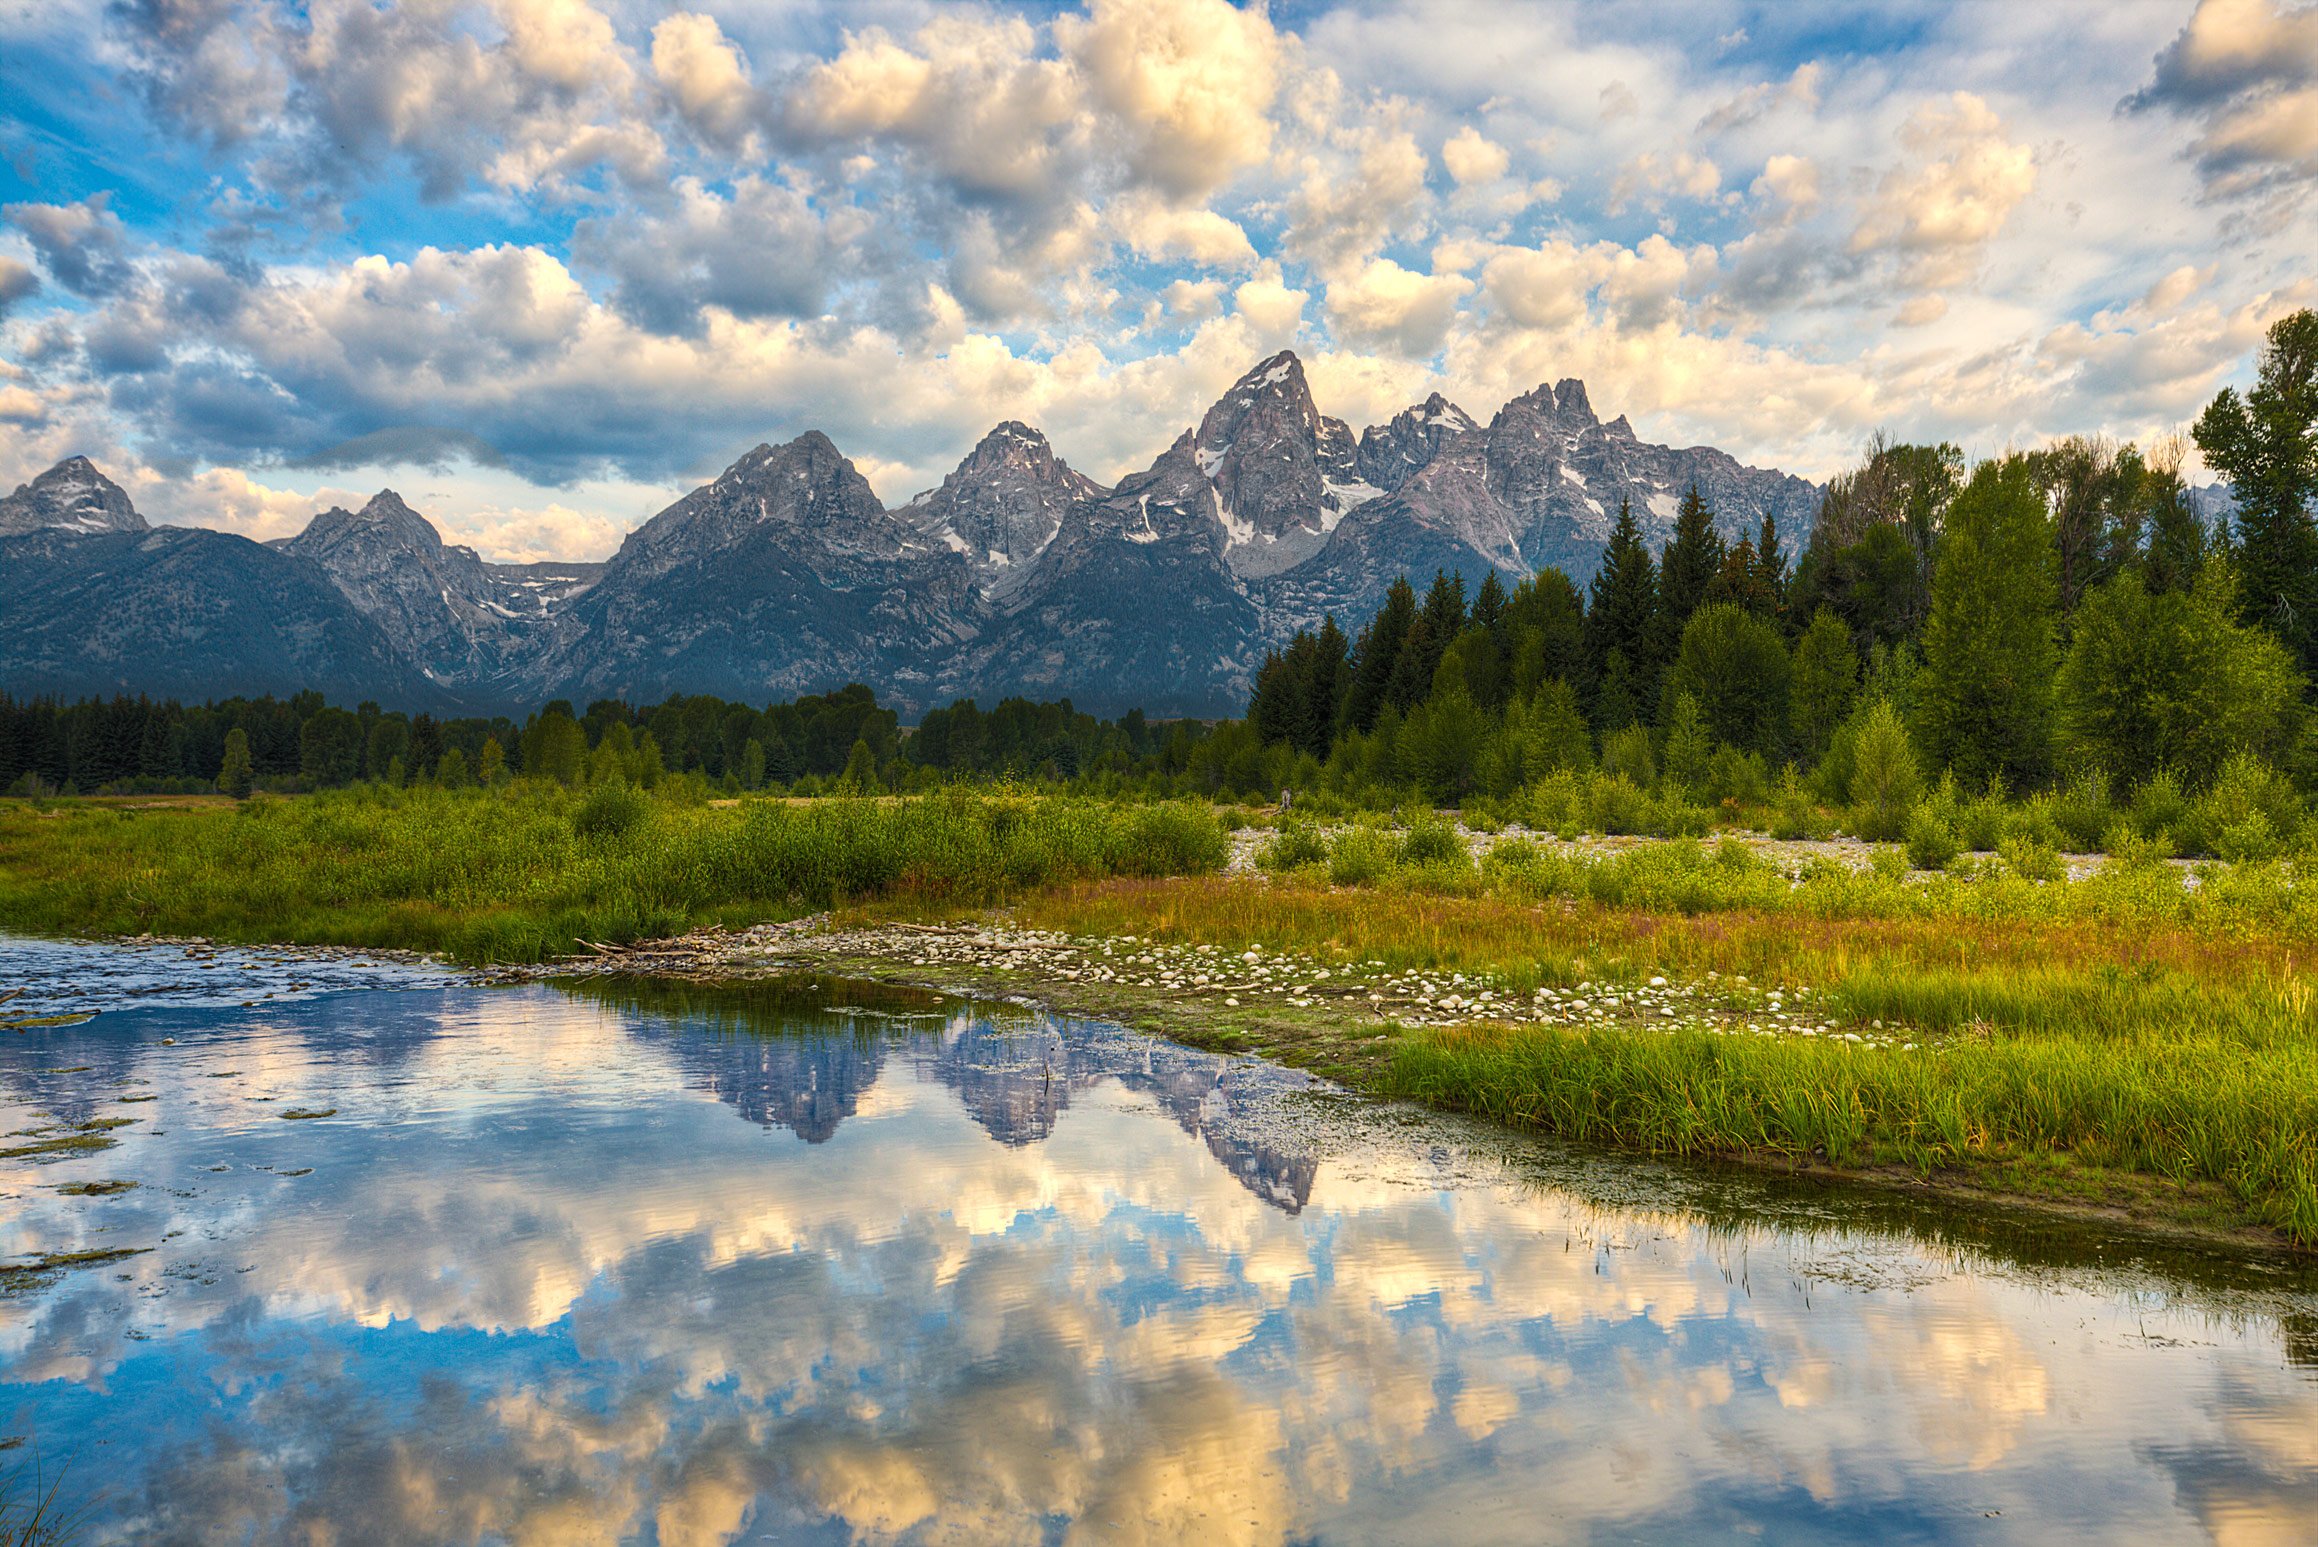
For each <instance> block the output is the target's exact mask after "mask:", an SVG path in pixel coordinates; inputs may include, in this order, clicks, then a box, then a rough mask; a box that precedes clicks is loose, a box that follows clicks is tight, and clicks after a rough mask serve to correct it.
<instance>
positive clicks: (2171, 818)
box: [2132, 768, 2191, 838]
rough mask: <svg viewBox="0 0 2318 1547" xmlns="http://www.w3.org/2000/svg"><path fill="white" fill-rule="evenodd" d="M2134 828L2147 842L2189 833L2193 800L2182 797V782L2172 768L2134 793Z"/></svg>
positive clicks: (2144, 782)
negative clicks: (2155, 838) (2168, 835)
mask: <svg viewBox="0 0 2318 1547" xmlns="http://www.w3.org/2000/svg"><path fill="white" fill-rule="evenodd" d="M2132 813H2133V825H2134V826H2135V827H2136V828H2138V829H2140V832H2141V836H2142V837H2144V838H2154V837H2156V836H2157V835H2158V834H2159V833H2172V834H2176V835H2178V834H2180V833H2184V832H2187V831H2189V829H2190V825H2191V813H2190V804H2189V797H2188V796H2187V795H2185V794H2183V793H2182V789H2181V781H2180V779H2178V778H2176V777H2175V776H2174V772H2173V770H2172V769H2170V768H2160V769H2158V770H2157V771H2156V772H2155V773H2153V774H2151V775H2150V776H2149V777H2148V778H2146V779H2144V780H2142V781H2141V787H2140V788H2139V789H2137V790H2135V791H2134V792H2133V802H2132Z"/></svg>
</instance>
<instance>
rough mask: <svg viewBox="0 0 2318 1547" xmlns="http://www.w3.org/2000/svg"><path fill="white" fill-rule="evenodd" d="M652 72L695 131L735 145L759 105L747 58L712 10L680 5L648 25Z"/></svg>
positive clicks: (751, 122) (712, 141)
mask: <svg viewBox="0 0 2318 1547" xmlns="http://www.w3.org/2000/svg"><path fill="white" fill-rule="evenodd" d="M652 74H653V77H654V78H655V79H656V80H658V81H659V82H660V85H661V87H662V89H663V90H665V91H666V92H667V93H668V96H669V99H670V100H671V101H673V102H674V103H675V104H676V111H677V112H678V114H680V115H681V116H682V117H683V119H684V121H685V122H686V123H687V124H689V125H691V127H692V131H693V132H694V133H695V134H698V135H700V136H702V137H703V138H705V139H707V140H709V141H710V142H711V143H713V144H717V145H722V146H727V147H731V146H737V145H739V144H740V143H741V141H742V140H743V139H744V138H746V136H747V134H748V132H749V129H750V128H751V126H752V125H753V123H754V121H755V118H756V115H757V111H758V107H757V95H756V91H755V89H754V88H753V87H752V86H751V85H750V84H749V70H748V61H747V59H746V58H745V57H744V56H743V55H742V53H741V51H740V50H739V49H738V48H736V47H735V46H734V45H733V43H732V41H731V40H730V39H729V38H727V37H726V36H725V35H724V29H723V28H721V27H719V26H718V25H717V24H716V18H715V17H713V16H702V15H698V14H696V13H694V12H690V11H678V12H676V13H675V14H674V15H672V16H668V17H664V18H662V20H661V22H660V24H659V25H658V26H656V27H654V28H653V29H652Z"/></svg>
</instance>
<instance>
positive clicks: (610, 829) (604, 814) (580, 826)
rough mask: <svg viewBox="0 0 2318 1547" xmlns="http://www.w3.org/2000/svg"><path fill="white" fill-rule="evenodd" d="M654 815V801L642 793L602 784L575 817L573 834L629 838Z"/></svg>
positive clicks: (573, 816) (572, 823)
mask: <svg viewBox="0 0 2318 1547" xmlns="http://www.w3.org/2000/svg"><path fill="white" fill-rule="evenodd" d="M651 814H652V806H651V798H650V797H649V796H647V795H645V794H643V793H642V792H641V791H639V790H632V789H630V788H628V786H627V785H626V784H599V785H597V786H596V787H595V788H594V789H593V790H591V791H589V792H588V797H587V799H585V800H583V801H581V802H580V804H579V809H578V810H577V811H575V812H573V813H572V819H571V830H572V832H573V833H575V834H576V835H578V836H579V837H582V838H625V837H627V836H628V834H630V833H632V832H634V831H635V830H636V829H637V828H639V827H641V826H643V825H644V822H645V819H646V818H647V817H649V816H650V815H651Z"/></svg>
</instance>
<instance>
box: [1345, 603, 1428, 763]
mask: <svg viewBox="0 0 2318 1547" xmlns="http://www.w3.org/2000/svg"><path fill="white" fill-rule="evenodd" d="M1416 617H1417V594H1416V591H1415V590H1414V589H1413V588H1412V587H1411V586H1410V585H1409V583H1408V577H1407V576H1406V575H1403V576H1402V577H1400V578H1399V579H1397V580H1395V581H1394V582H1393V583H1392V585H1391V587H1390V588H1389V589H1388V590H1386V592H1385V593H1384V606H1383V607H1381V608H1380V609H1378V611H1377V614H1376V616H1375V617H1373V618H1371V619H1370V620H1369V621H1368V623H1367V624H1366V626H1364V627H1363V628H1362V629H1361V631H1360V642H1359V643H1358V644H1357V645H1355V646H1354V647H1353V652H1352V656H1353V659H1352V681H1351V685H1350V686H1349V687H1348V688H1347V689H1346V690H1345V695H1344V723H1345V725H1346V726H1347V727H1348V728H1349V729H1352V730H1356V731H1360V732H1362V733H1363V734H1365V733H1367V732H1368V731H1371V730H1374V729H1375V728H1376V717H1377V715H1378V713H1379V712H1380V711H1382V710H1383V708H1384V706H1385V703H1386V701H1387V690H1388V688H1389V686H1390V684H1391V682H1392V672H1393V667H1394V665H1395V664H1396V663H1397V662H1398V661H1399V659H1400V648H1401V644H1402V642H1403V641H1404V640H1406V639H1407V638H1408V631H1409V628H1410V626H1411V625H1412V624H1414V623H1415V622H1416Z"/></svg>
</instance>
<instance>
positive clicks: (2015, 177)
mask: <svg viewBox="0 0 2318 1547" xmlns="http://www.w3.org/2000/svg"><path fill="white" fill-rule="evenodd" d="M1900 143H1901V145H1902V147H1903V148H1904V149H1905V151H1906V152H1907V154H1906V157H1905V159H1904V160H1902V161H1901V163H1900V164H1899V165H1897V166H1894V167H1893V168H1891V169H1890V170H1889V171H1887V172H1886V173H1885V174H1884V175H1883V177H1882V179H1881V180H1880V181H1879V182H1878V183H1877V184H1876V189H1875V194H1874V197H1873V198H1871V199H1870V200H1869V201H1868V203H1867V206H1866V208H1865V209H1864V210H1863V211H1862V212H1861V214H1860V219H1859V223H1858V225H1857V226H1856V227H1854V228H1853V230H1852V233H1851V250H1852V251H1853V252H1854V253H1862V254H1864V253H1889V254H1893V255H1896V256H1897V257H1899V258H1900V260H1901V264H1900V274H1901V276H1902V278H1903V280H1904V281H1905V282H1906V283H1909V284H1913V285H1915V286H1918V287H1920V288H1924V289H1938V288H1941V287H1943V286H1948V285H1956V284H1961V283H1963V282H1964V281H1965V280H1967V279H1969V278H1970V277H1971V275H1972V273H1973V272H1974V270H1975V269H1976V268H1977V267H1978V265H1979V260H1980V254H1981V252H1982V250H1983V249H1984V248H1985V247H1986V245H1987V243H1988V242H1989V240H1990V239H1991V238H1993V237H1994V236H1995V235H1996V233H1997V232H1998V231H2000V230H2002V229H2003V226H2004V222H2005V219H2006V217H2008V216H2009V215H2011V213H2012V211H2013V210H2014V209H2015V208H2016V207H2017V206H2018V205H2019V204H2020V201H2021V200H2023V199H2025V198H2027V197H2028V194H2029V190H2030V189H2032V188H2033V187H2035V186H2036V156H2035V153H2034V152H2032V151H2031V150H2030V149H2029V148H2028V147H2027V146H2026V145H2020V144H2015V143H2014V142H2013V141H2012V140H2010V139H2009V138H2008V137H2007V136H2006V134H2005V131H2004V124H2003V120H2001V119H2000V118H1998V117H1997V115H1996V113H1995V111H1994V109H1992V108H1990V107H1989V106H1988V104H1987V103H1986V102H1984V101H1982V100H1981V99H1980V98H1979V97H1976V96H1974V95H1973V94H1972V93H1970V92H1967V91H1959V92H1956V93H1954V94H1953V95H1951V96H1949V97H1948V98H1947V99H1946V100H1944V101H1937V102H1929V103H1926V104H1925V105H1924V106H1923V107H1921V108H1918V109H1917V110H1916V111H1915V113H1914V114H1913V115H1912V116H1910V117H1909V119H1908V121H1907V125H1906V127H1905V128H1904V129H1902V130H1901V132H1900Z"/></svg>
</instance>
